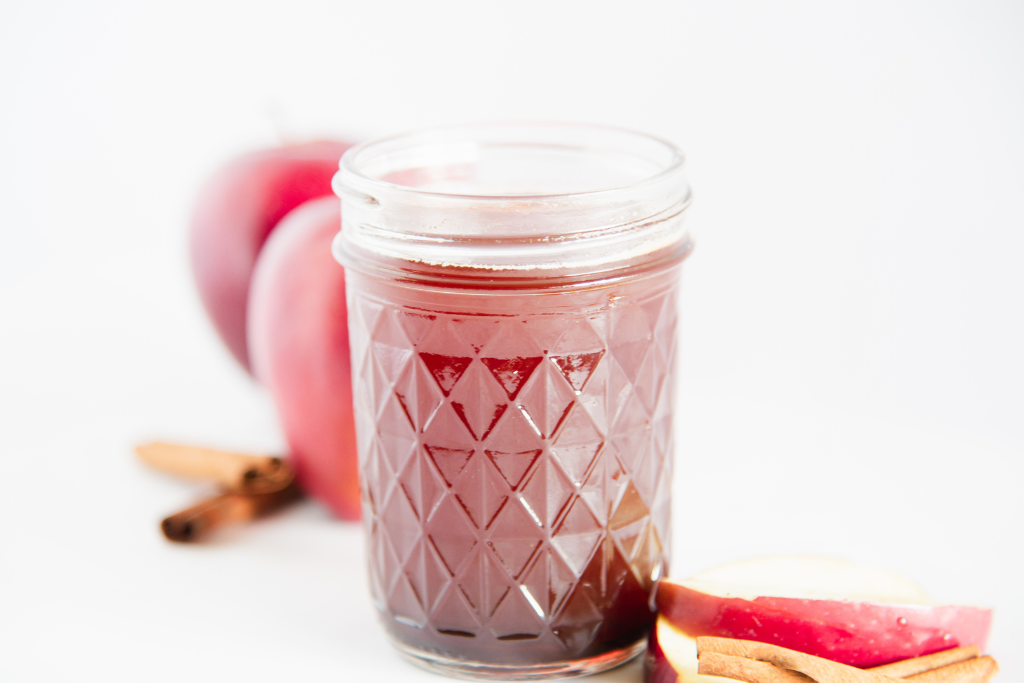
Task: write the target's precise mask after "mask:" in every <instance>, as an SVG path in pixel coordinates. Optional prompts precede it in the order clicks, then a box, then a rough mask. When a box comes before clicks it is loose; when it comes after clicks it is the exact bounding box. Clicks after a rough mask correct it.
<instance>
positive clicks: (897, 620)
mask: <svg viewBox="0 0 1024 683" xmlns="http://www.w3.org/2000/svg"><path fill="white" fill-rule="evenodd" d="M656 602H657V605H658V609H659V613H660V615H659V618H658V621H657V624H656V626H655V630H654V632H653V633H652V635H651V642H652V644H654V645H656V649H654V648H652V653H651V656H650V661H649V663H648V670H649V671H650V672H651V675H652V676H653V675H654V674H655V673H657V674H658V676H659V677H658V678H657V679H653V678H652V679H649V680H651V681H654V680H657V681H658V683H671V681H672V680H673V679H672V678H671V676H670V674H669V673H667V669H666V665H668V666H670V667H671V669H672V670H674V671H675V672H676V673H677V674H678V676H679V678H680V680H682V681H685V682H687V683H689V682H692V681H704V680H707V681H712V680H718V679H715V678H706V677H702V676H698V675H697V673H696V671H697V649H696V638H698V637H700V636H720V637H725V638H742V639H745V640H756V641H760V642H764V643H771V644H773V645H780V646H782V647H787V648H790V649H793V650H798V651H800V652H806V653H807V654H812V655H817V656H819V657H825V658H827V659H831V660H833V661H837V662H842V663H843V664H849V665H851V666H856V667H860V668H869V667H873V666H879V665H881V664H886V663H889V662H893V661H898V660H901V659H907V658H910V657H918V656H920V655H925V654H929V653H932V652H937V651H940V650H945V649H947V648H950V647H956V646H962V645H977V646H978V647H980V648H982V649H984V646H985V641H986V640H987V638H988V630H989V626H990V623H991V619H992V612H991V610H987V609H981V608H978V607H970V606H957V605H953V606H935V605H931V604H929V603H928V601H927V598H926V597H925V596H924V594H923V593H922V592H921V590H920V589H919V588H917V587H916V586H915V585H914V584H912V583H910V582H909V581H907V580H906V579H903V578H901V577H898V576H895V575H892V574H888V573H886V572H881V571H878V570H874V569H870V568H866V567H860V566H858V565H854V564H851V563H848V562H842V561H839V560H825V559H815V558H789V557H780V558H765V559H760V560H749V561H746V562H738V563H734V564H730V565H725V566H723V567H720V568H718V569H714V570H711V571H709V572H705V573H703V574H701V575H698V576H696V577H694V578H693V579H689V580H687V581H682V582H674V581H671V580H663V581H662V582H661V583H660V584H659V586H658V594H657V597H656ZM659 653H660V654H659Z"/></svg>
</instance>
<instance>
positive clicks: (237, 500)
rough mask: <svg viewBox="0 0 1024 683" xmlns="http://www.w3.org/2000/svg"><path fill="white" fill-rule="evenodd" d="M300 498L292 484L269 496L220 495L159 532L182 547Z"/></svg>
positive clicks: (184, 512)
mask: <svg viewBox="0 0 1024 683" xmlns="http://www.w3.org/2000/svg"><path fill="white" fill-rule="evenodd" d="M301 497H302V491H301V490H300V489H299V487H298V485H297V484H296V483H295V482H294V481H292V482H291V483H290V484H288V485H287V486H286V487H285V488H283V489H281V490H279V491H273V492H271V493H255V494H245V493H234V492H230V493H224V494H221V495H219V496H215V497H213V498H210V499H208V500H204V501H203V502H201V503H198V504H197V505H193V506H192V507H190V508H188V509H187V510H182V511H181V512H178V513H176V514H173V515H171V516H170V517H167V518H166V519H164V520H163V522H161V523H160V528H161V529H163V532H164V536H166V537H167V539H168V540H170V541H178V542H182V543H186V542H190V541H195V540H197V539H198V538H200V537H201V536H203V535H204V534H207V533H209V532H210V531H213V530H214V529H216V528H218V527H220V526H223V525H225V524H228V523H231V522H244V521H247V520H250V519H254V518H256V517H260V516H262V515H265V514H267V513H269V512H272V511H274V510H277V509H279V508H282V507H284V506H285V505H287V504H289V503H291V502H293V501H296V500H298V499H299V498H301Z"/></svg>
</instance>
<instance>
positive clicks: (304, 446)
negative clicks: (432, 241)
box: [248, 197, 359, 519]
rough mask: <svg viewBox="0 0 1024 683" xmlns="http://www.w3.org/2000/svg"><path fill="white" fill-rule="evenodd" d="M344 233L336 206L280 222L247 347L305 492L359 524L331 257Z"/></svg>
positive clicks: (340, 311)
mask: <svg viewBox="0 0 1024 683" xmlns="http://www.w3.org/2000/svg"><path fill="white" fill-rule="evenodd" d="M340 229H341V206H340V201H339V200H338V199H337V198H336V197H322V198H320V199H314V200H311V201H309V202H306V203H305V204H303V205H302V206H300V207H299V208H297V209H295V210H294V211H292V212H291V213H290V214H288V216H287V217H285V219H284V220H283V221H281V223H280V225H278V227H277V228H276V229H275V230H274V233H273V235H271V237H270V239H269V240H267V244H266V245H265V246H264V248H263V251H262V253H261V254H260V257H259V260H258V261H257V263H256V269H255V272H254V273H253V280H252V288H251V291H250V293H249V335H248V344H249V350H250V352H251V354H252V363H253V370H254V372H255V375H256V378H257V379H258V380H259V381H260V382H261V383H263V384H264V385H265V386H266V387H267V388H268V389H269V390H270V393H271V394H272V395H273V397H274V402H275V404H276V406H277V412H278V415H279V416H280V418H281V423H282V426H283V428H284V433H285V438H286V439H287V441H288V445H289V448H290V450H291V455H292V459H293V463H294V465H295V470H296V476H297V477H298V480H299V483H300V484H301V485H302V487H303V488H304V489H305V490H306V491H307V492H308V493H310V494H312V495H313V496H315V497H317V498H319V499H320V500H322V501H323V502H324V503H326V504H327V505H328V507H330V509H331V510H332V511H333V512H334V514H335V515H337V516H338V517H341V518H342V519H357V518H358V517H359V478H358V474H357V469H356V461H357V458H356V439H355V422H354V418H353V416H352V386H351V383H350V381H351V380H350V370H349V363H350V360H349V346H348V321H347V314H346V306H345V274H344V270H343V269H342V267H341V265H339V264H338V262H337V261H335V260H334V257H333V256H332V255H331V241H332V240H333V239H334V237H335V235H337V234H338V231H339V230H340Z"/></svg>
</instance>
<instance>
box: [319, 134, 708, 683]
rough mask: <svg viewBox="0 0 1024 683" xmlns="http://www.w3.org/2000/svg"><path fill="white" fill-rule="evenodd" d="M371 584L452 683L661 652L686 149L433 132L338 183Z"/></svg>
mask: <svg viewBox="0 0 1024 683" xmlns="http://www.w3.org/2000/svg"><path fill="white" fill-rule="evenodd" d="M334 187H335V190H336V192H337V193H338V194H339V195H340V197H341V199H342V217H343V219H342V231H341V233H340V234H339V235H338V237H337V239H336V240H335V243H334V253H335V256H336V258H337V259H338V261H339V262H340V263H341V264H343V265H344V266H345V269H346V287H347V292H348V315H349V330H350V345H351V353H352V369H353V383H354V384H353V394H354V401H355V412H356V432H357V440H358V449H359V468H360V469H359V471H360V485H361V491H362V510H363V520H364V524H365V528H366V538H367V549H368V558H369V577H370V590H371V593H372V598H373V602H374V604H375V605H376V608H377V609H378V610H379V613H380V617H381V620H382V622H383V624H384V627H385V629H386V630H387V633H388V635H389V636H390V638H391V639H392V641H393V642H394V643H395V645H396V646H397V647H398V649H399V651H400V652H402V653H403V654H404V655H406V656H407V657H409V658H410V659H412V660H413V661H414V662H416V663H418V664H420V665H423V666H426V667H428V668H434V669H439V670H442V671H443V672H445V673H448V674H454V675H460V676H471V677H479V678H505V679H509V678H512V679H521V680H524V679H536V678H546V677H557V676H568V675H577V674H586V673H593V672H596V671H601V670H604V669H607V668H611V667H613V666H616V665H618V664H621V663H622V662H624V661H626V660H628V659H630V658H631V657H633V656H635V655H636V654H638V653H639V652H640V651H641V650H642V649H643V644H644V637H645V636H646V634H647V632H648V630H649V629H650V627H651V625H652V623H653V620H654V614H653V611H652V605H651V597H652V592H653V587H654V585H655V583H656V582H657V581H658V579H659V577H661V576H663V575H664V574H665V573H666V571H667V567H668V561H669V539H670V536H671V533H670V529H669V526H670V521H671V513H670V508H671V474H672V466H673V465H672V461H673V411H674V405H675V396H674V395H675V365H676V356H677V350H676V347H677V343H676V340H677V327H678V312H677V303H678V290H679V275H680V266H681V264H682V262H683V260H684V259H685V258H686V256H687V255H688V254H689V253H690V251H691V248H692V244H691V240H690V238H689V235H688V233H687V230H686V228H685V227H684V215H685V211H686V208H687V206H688V204H689V201H690V190H689V186H688V184H687V182H686V179H685V175H684V170H683V158H682V155H681V154H680V152H679V150H678V149H677V148H676V147H675V146H673V145H671V144H669V143H667V142H665V141H663V140H660V139H657V138H654V137H650V136H647V135H641V134H638V133H634V132H629V131H625V130H619V129H614V128H606V127H598V126H585V125H562V124H545V123H526V124H497V125H469V126H456V127H447V128H438V129H433V130H426V131H422V132H416V133H411V134H406V135H400V136H397V137H391V138H387V139H383V140H379V141H376V142H371V143H368V144H364V145H361V146H358V147H355V148H353V149H351V150H350V151H349V152H348V153H346V154H345V156H344V157H343V158H342V160H341V168H340V171H339V172H338V174H337V176H336V177H335V180H334Z"/></svg>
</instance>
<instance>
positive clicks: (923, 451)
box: [0, 0, 1024, 682]
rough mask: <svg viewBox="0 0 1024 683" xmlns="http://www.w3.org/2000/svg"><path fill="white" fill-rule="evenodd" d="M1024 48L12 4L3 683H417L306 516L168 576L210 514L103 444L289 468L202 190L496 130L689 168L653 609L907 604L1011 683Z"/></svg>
mask: <svg viewBox="0 0 1024 683" xmlns="http://www.w3.org/2000/svg"><path fill="white" fill-rule="evenodd" d="M1021 35H1024V9H1022V6H1021V5H1020V4H1019V3H1012V2H995V1H982V2H977V1H976V2H967V0H960V1H958V2H928V3H926V2H923V1H922V2H903V3H890V2H882V1H881V0H871V1H866V2H857V3H811V2H781V3H757V2H746V3H717V2H707V1H702V2H686V3H668V2H665V3H643V2H640V3H635V2H634V3H628V4H621V3H616V4H612V3H593V2H587V3H584V2H544V3H542V2H517V3H501V4H499V3H478V2H463V3H446V2H420V3H414V2H373V3H370V2H366V3H362V4H359V5H356V4H352V3H339V2H322V3H313V2H303V3H299V2H291V3H279V4H276V5H272V4H256V3H252V2H239V3H234V4H229V3H225V2H211V1H207V2H203V3H198V2H178V3H170V4H166V5H162V6H156V5H153V4H152V3H129V2H122V3H115V2H95V3H89V4H82V3H42V2H40V3H25V4H21V5H17V6H6V7H5V8H4V9H3V10H0V102H2V106H0V207H2V208H3V222H2V224H0V231H2V232H0V235H2V241H0V443H2V454H3V463H4V465H3V470H2V472H3V474H2V482H3V491H2V493H0V515H2V519H3V521H4V527H5V530H4V533H3V539H4V542H3V545H2V546H0V547H2V550H0V680H3V681H36V680H42V681H49V680H83V679H84V680H89V679H100V680H106V681H129V680H130V681H135V680H146V681H162V680H177V679H183V678H185V677H188V679H189V680H197V681H215V680H252V681H263V680H265V681H272V680H281V679H283V678H284V677H286V676H287V677H289V678H291V679H293V680H303V679H308V680H341V681H385V682H388V681H399V680H400V681H403V682H405V681H417V680H422V681H434V680H440V679H438V678H436V677H434V676H432V675H430V674H427V673H421V672H419V671H417V670H414V669H412V668H411V667H409V666H408V665H406V664H405V663H403V662H401V661H400V660H398V658H397V657H396V656H395V655H394V653H392V652H391V651H390V649H389V647H388V645H387V644H386V642H385V641H384V637H383V634H382V631H381V630H380V629H379V628H378V627H377V626H376V625H375V624H374V623H373V619H372V616H371V608H370V605H369V602H368V600H367V597H366V591H365V589H364V577H363V568H362V549H361V545H360V531H359V528H358V527H357V526H355V525H347V524H340V523H336V522H333V521H331V520H330V519H328V518H327V516H326V515H325V513H323V512H322V511H321V510H320V509H319V508H317V507H316V506H314V505H312V504H307V505H305V506H303V507H301V508H299V509H296V510H294V511H292V512H290V513H288V514H285V515H282V516H280V517H278V518H275V519H272V520H269V521H266V522H264V523H261V524H259V525H256V526H253V527H251V528H247V529H242V530H238V531H237V532H234V533H229V534H225V535H223V536H221V537H219V538H218V540H217V541H216V542H214V543H212V544H209V545H204V546H198V547H178V546H172V545H169V544H167V543H165V542H164V541H163V540H162V539H161V538H160V536H159V534H158V532H157V527H156V524H157V521H158V520H159V519H160V517H161V516H162V515H163V514H165V513H167V512H169V511H171V510H173V509H175V508H177V507H179V506H181V505H183V504H184V503H186V502H188V501H190V500H192V499H193V498H194V497H196V496H199V495H201V492H200V491H197V490H196V489H195V488H194V487H191V486H188V485H185V484H180V483H178V482H174V481H169V480H166V479H164V478H161V477H158V476H156V475H153V474H151V473H149V472H147V471H144V470H143V469H142V468H141V467H140V466H138V465H136V464H135V462H134V461H133V460H132V456H131V453H130V446H131V444H132V443H134V442H135V441H137V440H140V439H146V438H150V437H154V436H158V437H165V438H174V439H178V440H183V441H188V442H195V443H201V444H210V445H215V446H225V447H234V448H239V449H244V448H250V449H256V450H267V449H270V450H273V449H278V448H280V447H281V446H282V442H281V436H280V433H279V432H278V429H277V427H276V425H275V421H274V417H273V412H272V408H271V406H270V402H269V399H268V397H266V396H265V395H264V394H263V393H262V392H261V390H260V389H259V388H258V387H256V386H255V385H253V384H252V383H251V382H250V381H249V380H247V378H246V377H245V376H244V375H243V374H242V373H241V372H240V371H239V370H237V369H236V368H235V367H233V366H232V364H231V361H230V359H229V357H228V355H227V353H226V352H225V351H223V350H222V349H221V348H220V347H219V346H218V344H217V342H216V339H215V338H214V335H213V333H212V331H211V329H210V328H209V326H208V325H207V323H206V321H205V319H204V318H203V315H202V312H201V310H200V308H199V304H198V301H197V298H196V296H195V294H194V293H193V291H192V289H191V282H190V280H189V274H188V271H187V267H186V259H185V239H184V234H185V233H184V230H185V225H186V222H187V217H188V210H189V205H190V201H191V198H192V197H193V195H194V193H195V190H196V188H197V187H198V185H199V183H200V182H201V181H202V178H203V177H204V175H205V174H206V173H207V172H209V170H210V169H211V168H212V167H213V166H214V165H215V164H217V163H219V162H220V161H222V160H223V159H225V158H226V157H227V156H229V155H231V154H233V153H236V152H238V151H240V150H244V149H248V148H250V147H253V146H259V145H264V144H270V143H273V142H274V141H275V140H276V136H277V134H278V133H282V132H283V133H284V135H285V136H290V137H304V136H307V135H310V134H315V133H325V132H327V133H330V132H335V133H337V134H342V135H346V134H347V135H352V136H357V135H358V136H368V135H380V134H386V133H392V132H396V131H400V130H404V129H407V128H412V127H420V126H425V125H430V124H434V123H447V122H458V121H473V120H494V119H519V118H533V119H537V118H543V119H559V120H586V121H594V122H599V123H610V124H617V125H624V126H628V127H632V128H637V129H641V130H646V131H649V132H652V133H655V134H659V135H662V136H664V137H667V138H670V139H672V140H674V141H676V142H678V143H679V144H680V145H681V146H682V147H683V148H684V149H686V150H687V151H688V154H689V159H690V172H691V178H692V181H693V184H694V187H695V190H696V201H695V204H694V208H693V212H692V227H693V230H694V233H695V234H696V236H697V240H698V246H697V250H696V252H695V254H694V256H693V257H692V260H691V262H690V263H689V264H688V265H687V268H686V275H685V287H686V296H685V297H684V302H683V305H684V307H685V311H684V315H685V318H684V320H685V328H684V339H683V343H684V354H683V357H684V361H683V397H682V404H681V407H682V410H681V413H680V426H681V431H680V438H679V446H680V454H679V467H678V475H679V476H678V478H677V480H676V482H675V485H676V491H677V492H678V498H677V500H678V503H677V506H676V538H675V542H676V545H675V557H676V562H675V567H674V570H673V573H674V574H676V575H686V574H690V573H693V572H696V571H699V570H701V569H703V568H706V567H709V566H712V565H715V564H718V563H720V562H723V561H727V560H732V559H737V558H741V557H746V556H752V555H758V554H765V553H775V552H798V553H813V554H834V555H839V556H843V557H847V558H850V559H854V560H858V561H862V562H867V563H870V564H875V565H879V566H883V567H886V568H889V569H893V570H896V571H900V572H902V573H905V574H907V575H909V576H911V577H914V578H916V579H917V580H919V581H920V582H921V583H922V584H923V585H924V587H925V588H926V589H928V591H929V592H930V593H932V594H933V596H935V597H937V598H939V599H944V600H948V601H967V602H976V603H982V604H988V605H992V606H994V607H995V608H996V610H997V612H996V623H995V630H994V633H993V637H992V640H991V644H990V645H991V647H990V649H991V650H992V652H993V653H994V654H995V655H996V657H997V658H998V659H999V661H1000V662H1001V663H1002V665H1003V671H1004V673H1003V675H1002V677H1001V678H1000V679H999V680H1003V681H1013V680H1020V679H1022V678H1024V655H1022V654H1021V650H1020V648H1019V643H1021V642H1024V616H1022V615H1024V591H1022V588H1021V586H1022V583H1021V579H1020V576H1021V575H1022V574H1024V538H1022V537H1024V534H1022V532H1021V524H1022V522H1024V503H1022V500H1024V496H1022V495H1021V493H1020V486H1021V482H1022V480H1024V478H1022V475H1024V466H1022V464H1021V463H1022V462H1024V354H1022V352H1021V349H1024V302H1022V300H1024V268H1022V267H1021V264H1020V261H1021V255H1022V252H1024V232H1022V228H1024V202H1022V201H1021V187H1022V186H1024V163H1022V159H1024V127H1022V125H1021V122H1022V121H1024V41H1021V40H1020V36H1021ZM608 678H609V679H610V680H618V681H634V682H635V681H638V680H639V673H638V669H637V668H636V667H635V666H634V667H633V668H631V669H626V670H623V671H619V672H615V673H613V674H609V675H608Z"/></svg>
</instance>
